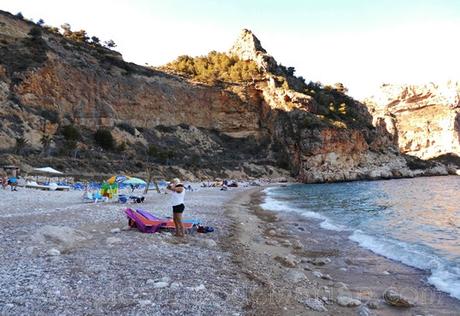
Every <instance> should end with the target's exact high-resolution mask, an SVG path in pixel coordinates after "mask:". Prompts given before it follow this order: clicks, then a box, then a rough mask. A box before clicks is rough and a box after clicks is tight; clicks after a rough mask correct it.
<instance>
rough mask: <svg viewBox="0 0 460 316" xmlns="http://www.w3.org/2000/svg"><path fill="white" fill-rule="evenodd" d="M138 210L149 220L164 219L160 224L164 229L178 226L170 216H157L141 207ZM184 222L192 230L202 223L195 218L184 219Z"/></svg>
mask: <svg viewBox="0 0 460 316" xmlns="http://www.w3.org/2000/svg"><path fill="white" fill-rule="evenodd" d="M136 212H137V213H139V214H141V215H142V216H144V217H145V218H147V219H149V220H152V221H162V222H163V223H164V224H162V225H161V226H160V228H162V229H175V228H176V226H175V225H174V221H173V220H172V219H170V218H159V217H157V216H155V215H153V214H150V213H149V212H147V211H144V210H141V209H137V210H136ZM182 224H183V226H184V229H188V230H191V229H192V228H193V227H194V226H196V225H198V224H200V222H199V221H198V220H194V219H186V220H183V221H182Z"/></svg>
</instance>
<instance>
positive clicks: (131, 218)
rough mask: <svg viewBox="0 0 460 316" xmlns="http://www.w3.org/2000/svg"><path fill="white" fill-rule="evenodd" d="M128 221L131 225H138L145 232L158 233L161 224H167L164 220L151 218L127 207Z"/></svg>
mask: <svg viewBox="0 0 460 316" xmlns="http://www.w3.org/2000/svg"><path fill="white" fill-rule="evenodd" d="M125 213H126V216H127V217H128V223H129V226H131V227H137V228H138V229H139V230H140V231H141V232H143V233H151V234H152V233H156V232H157V231H158V230H159V229H160V227H161V226H163V225H165V224H166V221H164V220H151V219H148V218H146V217H145V216H143V215H142V214H140V213H139V212H137V211H135V210H133V209H130V208H127V209H125Z"/></svg>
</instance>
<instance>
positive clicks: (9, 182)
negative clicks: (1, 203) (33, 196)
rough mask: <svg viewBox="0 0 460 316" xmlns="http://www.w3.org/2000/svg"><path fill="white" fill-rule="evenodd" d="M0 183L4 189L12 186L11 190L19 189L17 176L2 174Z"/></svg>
mask: <svg viewBox="0 0 460 316" xmlns="http://www.w3.org/2000/svg"><path fill="white" fill-rule="evenodd" d="M0 185H1V187H2V189H3V190H6V188H7V187H8V186H10V189H11V191H17V190H18V179H17V178H16V177H15V176H11V177H9V178H8V177H6V176H5V175H3V176H0Z"/></svg>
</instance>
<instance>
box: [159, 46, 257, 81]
mask: <svg viewBox="0 0 460 316" xmlns="http://www.w3.org/2000/svg"><path fill="white" fill-rule="evenodd" d="M165 68H166V69H168V70H172V71H175V72H179V73H181V74H184V75H187V76H189V77H191V78H193V79H196V80H198V81H202V82H206V83H216V82H217V81H230V82H247V81H252V80H254V79H256V78H258V77H260V72H259V70H258V67H257V65H256V63H255V62H253V61H243V60H240V59H238V58H237V57H234V56H228V55H227V54H225V53H219V52H216V51H212V52H210V53H209V54H208V55H207V56H199V57H190V56H187V55H183V56H179V57H178V58H177V59H176V60H175V61H173V62H171V63H169V64H167V65H166V66H165Z"/></svg>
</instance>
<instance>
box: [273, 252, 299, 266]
mask: <svg viewBox="0 0 460 316" xmlns="http://www.w3.org/2000/svg"><path fill="white" fill-rule="evenodd" d="M275 260H276V261H278V262H279V263H281V264H282V265H283V266H285V267H289V268H295V267H296V266H297V263H298V260H296V258H295V257H294V256H292V255H287V256H276V257H275Z"/></svg>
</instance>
